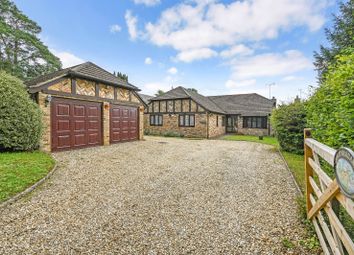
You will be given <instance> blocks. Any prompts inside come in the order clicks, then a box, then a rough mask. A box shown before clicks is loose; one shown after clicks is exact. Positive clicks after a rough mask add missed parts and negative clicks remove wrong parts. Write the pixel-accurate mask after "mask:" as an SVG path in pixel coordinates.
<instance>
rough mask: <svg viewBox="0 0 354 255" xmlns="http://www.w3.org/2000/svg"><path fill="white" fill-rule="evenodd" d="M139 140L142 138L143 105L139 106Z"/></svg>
mask: <svg viewBox="0 0 354 255" xmlns="http://www.w3.org/2000/svg"><path fill="white" fill-rule="evenodd" d="M138 111H139V140H143V139H144V106H139V108H138Z"/></svg>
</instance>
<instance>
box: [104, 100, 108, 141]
mask: <svg viewBox="0 0 354 255" xmlns="http://www.w3.org/2000/svg"><path fill="white" fill-rule="evenodd" d="M109 109H110V104H109V103H108V102H104V103H103V145H109V144H110V142H109V140H110V139H109V135H110V134H109V133H110V126H109V125H110V120H109V115H110V114H109Z"/></svg>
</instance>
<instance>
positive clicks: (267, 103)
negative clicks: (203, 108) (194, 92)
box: [208, 93, 274, 116]
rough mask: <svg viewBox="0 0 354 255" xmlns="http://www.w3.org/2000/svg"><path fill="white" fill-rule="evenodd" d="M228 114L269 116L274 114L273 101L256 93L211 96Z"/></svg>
mask: <svg viewBox="0 0 354 255" xmlns="http://www.w3.org/2000/svg"><path fill="white" fill-rule="evenodd" d="M208 98H209V99H211V100H212V101H213V102H214V103H215V104H217V105H218V106H219V107H220V108H221V109H223V110H224V111H225V112H226V113H227V114H241V115H243V116H267V115H269V114H270V113H271V112H272V109H273V103H274V102H273V101H272V100H270V99H268V98H265V97H263V96H261V95H258V94H256V93H252V94H238V95H225V96H209V97H208Z"/></svg>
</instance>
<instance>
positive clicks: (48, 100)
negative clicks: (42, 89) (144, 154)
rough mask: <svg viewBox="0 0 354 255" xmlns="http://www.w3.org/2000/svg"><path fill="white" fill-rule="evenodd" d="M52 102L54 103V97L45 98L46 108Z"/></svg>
mask: <svg viewBox="0 0 354 255" xmlns="http://www.w3.org/2000/svg"><path fill="white" fill-rule="evenodd" d="M51 101H52V96H51V95H48V96H47V97H46V98H45V107H47V106H48V104H50V102H51Z"/></svg>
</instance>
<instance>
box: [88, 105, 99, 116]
mask: <svg viewBox="0 0 354 255" xmlns="http://www.w3.org/2000/svg"><path fill="white" fill-rule="evenodd" d="M100 114H101V111H100V109H99V108H98V107H97V106H89V107H88V114H87V116H88V117H97V116H99V115H100Z"/></svg>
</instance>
